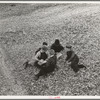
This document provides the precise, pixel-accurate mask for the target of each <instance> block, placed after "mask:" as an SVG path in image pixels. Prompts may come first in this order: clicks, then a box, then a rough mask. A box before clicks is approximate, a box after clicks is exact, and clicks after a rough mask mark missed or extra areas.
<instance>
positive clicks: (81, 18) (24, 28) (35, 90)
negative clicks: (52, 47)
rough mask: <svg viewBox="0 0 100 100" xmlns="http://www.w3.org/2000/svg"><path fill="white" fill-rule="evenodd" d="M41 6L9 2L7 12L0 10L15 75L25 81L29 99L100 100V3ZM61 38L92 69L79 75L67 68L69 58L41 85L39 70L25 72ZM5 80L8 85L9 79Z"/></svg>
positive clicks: (1, 35)
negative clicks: (79, 98) (91, 99)
mask: <svg viewBox="0 0 100 100" xmlns="http://www.w3.org/2000/svg"><path fill="white" fill-rule="evenodd" d="M40 5H41V4H38V5H36V4H33V5H32V4H31V5H29V4H15V5H13V6H12V5H11V4H8V5H6V8H4V6H1V7H0V43H2V44H3V46H4V48H5V52H6V53H7V55H8V58H9V60H10V62H11V63H12V64H13V65H14V70H13V71H12V73H13V77H14V78H15V79H16V80H20V82H21V83H20V85H21V87H24V88H25V90H26V91H27V93H28V95H66V96H67V95H73V96H75V95H91V96H94V95H98V96H99V95H100V80H99V79H100V77H99V76H100V67H99V66H100V62H99V61H100V50H99V49H100V48H99V44H100V39H99V36H100V34H99V31H100V28H99V27H100V17H99V16H100V5H99V4H59V5H57V4H54V5H53V4H47V5H46V4H45V6H44V4H43V5H41V6H40ZM43 6H44V7H43ZM40 8H41V9H40ZM55 38H59V39H60V41H61V43H62V45H63V46H66V44H67V43H68V44H69V43H70V44H71V45H72V46H73V49H74V51H75V52H76V53H77V54H78V56H79V58H80V63H82V64H84V65H85V66H86V67H87V69H86V70H84V69H82V70H80V71H79V73H78V76H76V77H75V76H74V72H73V71H72V70H71V69H70V68H68V67H69V66H68V65H64V58H65V56H64V55H63V57H62V58H61V59H60V60H59V61H58V63H57V64H58V66H59V70H58V71H56V72H54V75H49V76H48V77H47V78H43V77H41V78H40V79H39V80H38V81H37V82H36V81H35V80H34V74H36V73H38V71H39V70H38V69H36V68H35V67H33V68H31V67H30V68H28V69H27V70H24V66H23V63H24V62H25V61H26V60H27V59H29V60H30V59H31V57H32V56H33V55H34V52H35V51H36V49H37V48H38V47H40V46H41V44H42V42H43V41H47V42H48V43H49V44H51V43H52V42H53V41H54V40H55ZM63 53H64V54H65V51H64V52H63ZM0 80H1V82H4V81H5V79H4V78H1V79H0ZM0 86H1V85H0ZM4 87H6V86H5V85H4ZM0 94H1V95H3V93H2V92H1V93H0ZM15 95H16V94H15Z"/></svg>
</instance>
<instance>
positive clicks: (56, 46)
mask: <svg viewBox="0 0 100 100" xmlns="http://www.w3.org/2000/svg"><path fill="white" fill-rule="evenodd" d="M51 49H53V50H54V51H55V52H56V53H57V52H61V51H62V50H64V47H63V46H62V45H61V44H55V43H54V44H52V45H51Z"/></svg>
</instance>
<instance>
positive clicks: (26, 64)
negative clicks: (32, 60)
mask: <svg viewBox="0 0 100 100" xmlns="http://www.w3.org/2000/svg"><path fill="white" fill-rule="evenodd" d="M23 65H25V68H24V69H26V68H27V67H28V61H26V62H25V63H24V64H23Z"/></svg>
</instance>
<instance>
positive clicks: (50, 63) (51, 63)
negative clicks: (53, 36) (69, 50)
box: [46, 55, 57, 72]
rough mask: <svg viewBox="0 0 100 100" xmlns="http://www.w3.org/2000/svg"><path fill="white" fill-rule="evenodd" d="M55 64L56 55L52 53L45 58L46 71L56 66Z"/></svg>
mask: <svg viewBox="0 0 100 100" xmlns="http://www.w3.org/2000/svg"><path fill="white" fill-rule="evenodd" d="M56 64H57V57H56V55H54V56H52V57H50V58H49V59H48V60H47V63H46V68H47V71H48V72H51V71H53V70H54V69H55V67H56Z"/></svg>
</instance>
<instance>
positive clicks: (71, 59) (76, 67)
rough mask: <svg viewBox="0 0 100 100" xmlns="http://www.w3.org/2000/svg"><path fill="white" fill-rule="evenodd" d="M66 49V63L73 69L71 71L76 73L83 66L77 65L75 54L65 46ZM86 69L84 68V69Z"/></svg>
mask: <svg viewBox="0 0 100 100" xmlns="http://www.w3.org/2000/svg"><path fill="white" fill-rule="evenodd" d="M66 48H67V49H68V51H67V57H66V59H65V60H66V61H67V62H68V63H70V66H71V68H72V69H73V71H74V72H75V73H77V72H78V71H79V69H80V68H84V67H85V66H84V65H79V64H78V63H79V58H78V56H77V55H76V54H75V52H74V51H73V50H72V47H71V46H66ZM85 68H86V67H85Z"/></svg>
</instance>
